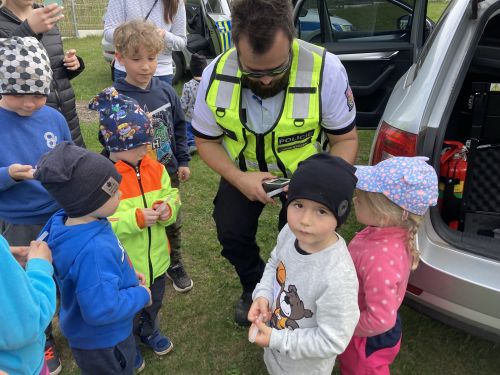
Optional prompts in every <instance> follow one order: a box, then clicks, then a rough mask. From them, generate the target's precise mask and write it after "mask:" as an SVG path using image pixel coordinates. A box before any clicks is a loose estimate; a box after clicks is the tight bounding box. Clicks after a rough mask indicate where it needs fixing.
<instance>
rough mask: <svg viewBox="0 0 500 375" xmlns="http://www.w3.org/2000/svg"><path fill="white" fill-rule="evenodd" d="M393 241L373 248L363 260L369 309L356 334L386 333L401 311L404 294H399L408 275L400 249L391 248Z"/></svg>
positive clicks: (362, 271) (361, 274)
mask: <svg viewBox="0 0 500 375" xmlns="http://www.w3.org/2000/svg"><path fill="white" fill-rule="evenodd" d="M391 250H392V249H391V245H390V244H382V245H380V246H374V249H373V251H370V253H369V254H366V256H365V257H364V258H366V259H363V260H362V262H361V263H362V264H363V266H362V267H361V268H360V269H358V272H359V277H360V278H361V279H362V280H363V281H362V283H360V287H361V285H362V287H363V292H364V297H365V301H364V302H365V306H366V309H365V310H362V311H361V315H360V318H359V322H358V325H357V326H356V330H355V331H354V334H355V335H356V336H375V335H378V334H380V333H383V332H386V331H388V330H389V329H391V328H392V327H394V324H395V323H396V317H397V311H398V308H399V306H400V305H401V300H402V296H400V295H398V289H399V288H398V286H399V285H400V283H401V281H402V279H403V278H404V275H405V274H406V273H407V272H408V271H405V270H403V267H404V262H402V261H401V258H400V252H396V251H391Z"/></svg>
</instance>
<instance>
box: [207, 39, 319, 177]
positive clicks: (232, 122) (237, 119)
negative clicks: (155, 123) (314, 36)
mask: <svg viewBox="0 0 500 375" xmlns="http://www.w3.org/2000/svg"><path fill="white" fill-rule="evenodd" d="M324 61H325V50H324V48H321V47H318V46H315V45H313V44H310V43H307V42H304V41H302V40H298V39H295V40H294V42H293V43H292V63H291V66H290V79H289V83H288V87H287V88H286V92H285V100H284V101H283V104H282V108H281V111H280V115H279V118H278V119H277V121H276V122H275V123H274V124H273V126H272V127H271V129H269V130H268V131H267V132H266V133H263V134H257V133H255V132H253V131H251V130H250V129H249V128H248V127H247V125H246V123H245V122H246V121H245V120H244V115H243V111H242V110H241V90H242V87H241V72H240V69H239V64H238V57H237V54H236V49H235V48H231V49H230V50H228V51H227V52H225V53H224V54H222V56H221V57H220V59H219V61H217V65H216V66H215V68H214V73H213V74H212V78H211V81H210V83H209V86H208V90H207V95H206V103H207V105H208V107H209V108H210V109H211V111H212V112H213V113H214V116H215V119H216V121H217V124H218V125H219V126H220V127H221V129H222V131H223V133H224V135H223V146H224V148H225V149H226V151H227V153H228V154H229V156H230V158H231V159H232V160H233V161H234V162H235V163H236V165H237V166H238V167H239V168H240V170H242V171H263V172H265V171H266V172H267V171H268V172H271V173H272V174H274V175H276V176H285V177H291V175H292V174H293V172H294V171H295V169H297V165H298V163H299V162H301V161H302V160H304V159H307V158H308V157H309V156H311V155H314V154H316V153H318V152H320V151H321V147H320V144H319V141H320V135H321V126H320V124H321V97H320V92H321V83H320V78H321V73H322V71H323V64H324Z"/></svg>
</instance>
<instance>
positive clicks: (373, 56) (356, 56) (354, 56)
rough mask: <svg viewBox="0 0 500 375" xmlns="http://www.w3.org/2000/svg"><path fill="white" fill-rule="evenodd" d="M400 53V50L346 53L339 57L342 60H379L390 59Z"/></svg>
mask: <svg viewBox="0 0 500 375" xmlns="http://www.w3.org/2000/svg"><path fill="white" fill-rule="evenodd" d="M398 53H399V51H389V52H367V53H346V54H343V55H337V57H338V58H339V59H340V61H379V60H390V59H392V58H393V57H394V56H396V55H397V54H398Z"/></svg>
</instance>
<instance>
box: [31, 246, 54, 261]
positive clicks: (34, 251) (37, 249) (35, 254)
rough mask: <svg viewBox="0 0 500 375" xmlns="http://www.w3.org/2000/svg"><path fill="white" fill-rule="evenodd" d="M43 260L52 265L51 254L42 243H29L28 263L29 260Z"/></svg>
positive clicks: (47, 247)
mask: <svg viewBox="0 0 500 375" xmlns="http://www.w3.org/2000/svg"><path fill="white" fill-rule="evenodd" d="M35 258H38V259H45V260H47V261H48V262H50V263H52V252H51V251H50V249H49V246H48V245H47V242H44V241H31V243H30V247H29V253H28V261H29V260H31V259H35Z"/></svg>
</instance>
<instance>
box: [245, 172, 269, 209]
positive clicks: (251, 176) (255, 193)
mask: <svg viewBox="0 0 500 375" xmlns="http://www.w3.org/2000/svg"><path fill="white" fill-rule="evenodd" d="M273 178H276V176H273V175H272V174H271V173H268V172H243V173H242V174H241V178H238V180H237V181H236V188H237V189H238V190H239V191H241V193H242V194H243V195H245V197H247V198H248V199H249V200H251V201H259V202H261V203H264V204H274V203H275V202H274V200H273V199H272V198H269V197H268V196H267V194H266V192H265V191H264V188H263V187H262V181H264V180H269V179H273Z"/></svg>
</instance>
